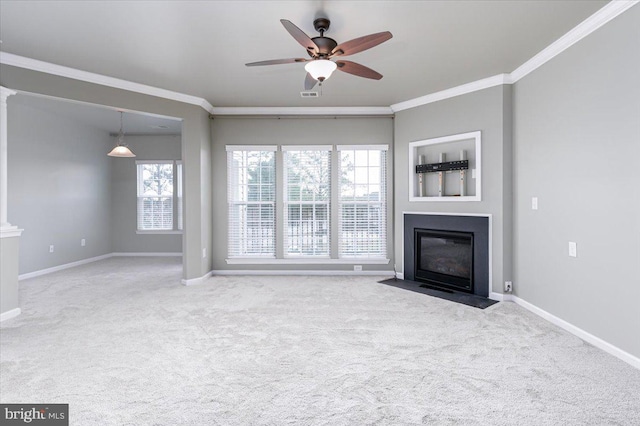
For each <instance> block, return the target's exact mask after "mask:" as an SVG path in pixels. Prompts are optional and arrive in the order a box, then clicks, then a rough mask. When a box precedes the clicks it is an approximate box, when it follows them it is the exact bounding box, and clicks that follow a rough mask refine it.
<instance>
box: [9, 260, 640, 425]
mask: <svg viewBox="0 0 640 426" xmlns="http://www.w3.org/2000/svg"><path fill="white" fill-rule="evenodd" d="M180 274H181V264H180V263H179V260H178V259H171V258H112V259H108V260H105V261H101V262H96V263H94V264H90V265H85V266H81V267H78V268H74V269H70V270H67V271H62V272H58V273H54V274H50V275H47V276H43V277H39V278H34V279H30V280H26V281H23V282H21V284H20V285H21V308H22V310H23V314H22V315H21V316H19V317H17V318H15V319H12V320H8V321H5V322H3V323H2V326H1V331H0V338H1V340H0V361H1V363H0V399H1V400H2V402H5V403H7V402H12V403H17V402H21V403H35V402H38V403H69V404H70V418H71V424H72V425H152V424H153V425H216V424H219V425H283V424H294V425H366V424H382V425H403V424H437V425H441V424H443V425H447V424H462V425H465V424H479V425H502V424H504V425H522V424H526V425H557V424H562V425H589V424H593V425H638V424H640V398H639V397H638V395H640V371H639V370H636V369H634V368H633V367H631V366H629V365H627V364H625V363H623V362H622V361H620V360H618V359H616V358H614V357H612V356H610V355H608V354H606V353H604V352H602V351H601V350H599V349H596V348H594V347H592V346H590V345H589V344H586V343H584V342H583V341H582V340H580V339H578V338H576V337H574V336H572V335H570V334H568V333H567V332H565V331H563V330H561V329H559V328H557V327H555V326H554V325H552V324H550V323H548V322H546V321H544V320H542V319H540V318H539V317H537V316H535V315H533V314H531V313H529V312H527V311H526V310H523V309H521V308H520V307H519V306H517V305H515V304H512V303H499V304H497V305H494V306H492V307H490V308H488V309H486V310H480V309H475V308H471V307H468V306H464V305H459V304H454V303H451V302H448V301H445V300H441V299H436V298H433V297H430V296H426V295H422V294H418V293H412V292H408V291H405V290H401V289H398V288H394V287H390V286H385V285H382V284H378V283H376V281H377V280H378V279H380V278H377V277H214V278H212V279H210V280H208V281H207V282H206V283H204V284H202V285H198V286H191V287H184V286H182V285H179V284H178V282H179V279H180Z"/></svg>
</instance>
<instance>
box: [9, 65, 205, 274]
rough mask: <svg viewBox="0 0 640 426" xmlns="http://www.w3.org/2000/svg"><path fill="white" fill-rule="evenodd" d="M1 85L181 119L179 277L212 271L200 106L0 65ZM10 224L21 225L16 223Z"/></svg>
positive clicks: (202, 113) (203, 112)
mask: <svg viewBox="0 0 640 426" xmlns="http://www.w3.org/2000/svg"><path fill="white" fill-rule="evenodd" d="M0 85H2V86H4V87H7V88H9V89H13V90H19V91H20V90H22V91H26V92H31V93H39V94H44V95H48V96H53V97H57V98H63V99H71V100H77V101H82V102H88V103H92V104H97V105H106V106H110V107H112V108H122V109H125V110H131V111H141V112H149V113H153V114H159V115H163V116H168V117H175V118H180V119H182V120H183V122H182V161H183V164H184V209H185V222H184V226H185V230H184V233H183V244H182V247H183V257H182V259H183V277H184V278H185V279H196V278H200V277H202V276H204V275H205V274H206V273H207V272H209V271H210V270H211V265H212V257H211V249H210V248H211V239H212V236H211V225H210V224H211V221H212V214H211V212H212V208H211V205H212V204H211V203H212V200H211V172H212V171H211V155H212V152H211V129H210V123H209V121H210V120H209V114H208V113H207V112H206V111H205V110H203V109H202V107H200V106H198V105H191V104H185V103H182V102H177V101H171V100H167V99H161V98H158V97H155V96H150V95H143V94H139V93H134V92H129V91H126V90H121V89H114V88H111V87H106V86H100V85H97V84H92V83H85V82H82V81H78V80H73V79H70V78H65V77H58V76H54V75H50V74H45V73H41V72H37V71H30V70H26V69H22V68H16V67H12V66H9V65H4V64H2V65H0ZM9 109H10V108H9ZM9 143H11V142H9ZM9 161H11V158H9ZM15 225H17V226H22V224H21V223H19V222H16V223H15ZM202 249H206V250H207V256H204V257H203V256H202Z"/></svg>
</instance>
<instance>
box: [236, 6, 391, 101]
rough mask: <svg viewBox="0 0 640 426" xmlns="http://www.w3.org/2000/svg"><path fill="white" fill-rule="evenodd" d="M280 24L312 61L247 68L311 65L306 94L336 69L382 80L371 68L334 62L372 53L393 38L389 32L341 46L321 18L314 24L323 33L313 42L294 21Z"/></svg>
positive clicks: (282, 61)
mask: <svg viewBox="0 0 640 426" xmlns="http://www.w3.org/2000/svg"><path fill="white" fill-rule="evenodd" d="M280 22H281V23H282V25H283V26H284V28H285V29H286V30H287V31H289V34H291V35H292V36H293V38H294V39H296V41H297V42H298V43H300V44H301V45H302V47H304V48H305V49H306V50H307V53H308V54H309V56H310V58H289V59H273V60H269V61H259V62H251V63H248V64H246V66H248V67H255V66H260V65H279V64H292V63H298V62H307V65H305V67H304V68H305V70H306V71H307V76H306V78H305V80H304V88H305V90H310V89H313V87H314V86H315V85H316V83H317V82H318V81H319V82H320V84H322V82H323V81H324V80H326V79H327V78H329V77H330V76H331V73H332V72H333V71H335V70H336V69H338V70H340V71H342V72H346V73H349V74H353V75H356V76H358V77H364V78H370V79H373V80H380V79H381V78H382V74H380V73H378V72H376V71H374V70H372V69H371V68H367V67H365V66H364V65H360V64H358V63H355V62H352V61H344V60H342V59H338V60H336V61H335V62H334V61H332V60H331V59H333V58H337V57H340V56H347V55H353V54H355V53H358V52H362V51H363V50H367V49H371V48H372V47H375V46H377V45H379V44H380V43H384V42H385V41H387V40H389V39H390V38H391V37H393V36H392V34H391V33H390V32H389V31H383V32H380V33H375V34H369V35H366V36H363V37H358V38H355V39H353V40H349V41H347V42H344V43H340V44H338V43H337V42H336V41H335V40H334V39H332V38H329V37H325V36H324V33H325V32H326V31H327V30H328V29H329V25H330V24H331V21H329V19H327V18H318V19H316V20H315V21H313V27H314V28H315V29H316V31H318V32H319V33H320V36H319V37H313V38H310V37H309V36H308V35H306V34H305V33H304V31H302V30H301V29H300V28H298V27H296V26H295V25H294V24H293V23H291V21H287V20H286V19H281V20H280Z"/></svg>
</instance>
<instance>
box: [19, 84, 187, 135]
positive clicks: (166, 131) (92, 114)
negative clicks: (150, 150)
mask: <svg viewBox="0 0 640 426" xmlns="http://www.w3.org/2000/svg"><path fill="white" fill-rule="evenodd" d="M8 102H9V103H10V107H13V106H14V105H16V106H17V105H21V106H23V107H28V108H32V109H37V110H42V111H46V112H48V113H50V114H55V115H57V116H60V117H64V118H66V119H69V120H74V121H76V122H79V123H82V124H84V125H86V126H89V127H93V128H95V129H98V130H102V131H105V132H108V133H118V131H119V130H120V111H121V110H116V109H113V108H107V107H102V106H98V105H93V104H86V103H83V102H71V101H67V100H61V99H57V98H50V97H44V96H34V95H29V94H23V93H18V94H17V95H16V96H11V97H10V98H9V100H8ZM122 124H123V129H124V133H125V134H127V135H132V134H137V135H178V134H180V133H181V132H182V121H181V120H179V119H176V118H170V117H161V116H158V115H152V114H144V113H140V112H135V111H124V110H123V116H122Z"/></svg>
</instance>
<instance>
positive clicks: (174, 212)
mask: <svg viewBox="0 0 640 426" xmlns="http://www.w3.org/2000/svg"><path fill="white" fill-rule="evenodd" d="M178 162H180V163H182V162H181V160H136V161H135V165H136V234H142V235H144V234H147V235H150V234H182V230H181V229H178V223H179V222H180V221H181V220H183V218H180V217H179V215H180V214H182V211H181V210H182V209H181V208H179V207H178V199H177V195H176V192H177V188H178V185H181V184H182V177H181V176H180V177H178V175H177V173H178V167H177V164H178ZM145 164H171V165H172V167H171V185H172V193H171V197H170V198H171V216H172V220H171V229H168V228H162V229H160V228H154V229H140V216H141V214H142V213H141V212H140V206H141V204H140V199H141V198H148V197H149V196H144V195H140V190H141V185H142V182H143V181H142V180H141V178H142V176H141V173H140V170H141V168H140V166H142V165H145ZM159 197H160V196H159ZM167 198H168V197H167Z"/></svg>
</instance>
